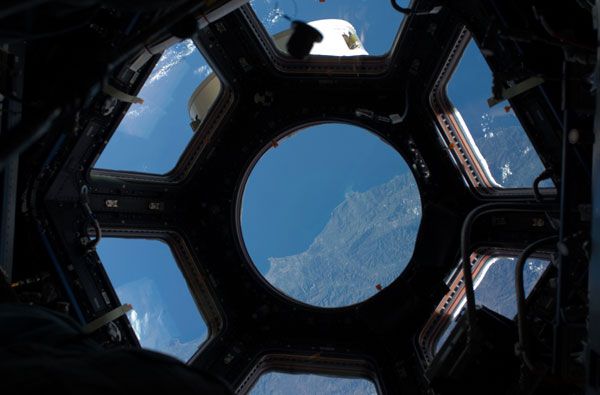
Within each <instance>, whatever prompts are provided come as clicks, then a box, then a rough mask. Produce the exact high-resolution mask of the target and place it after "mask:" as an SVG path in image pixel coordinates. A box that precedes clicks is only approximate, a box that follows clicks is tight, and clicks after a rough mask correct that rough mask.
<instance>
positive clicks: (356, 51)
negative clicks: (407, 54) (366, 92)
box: [250, 0, 410, 56]
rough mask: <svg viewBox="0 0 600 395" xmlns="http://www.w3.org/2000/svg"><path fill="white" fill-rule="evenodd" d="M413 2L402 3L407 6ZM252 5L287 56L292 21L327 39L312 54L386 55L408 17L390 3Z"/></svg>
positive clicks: (267, 0)
mask: <svg viewBox="0 0 600 395" xmlns="http://www.w3.org/2000/svg"><path fill="white" fill-rule="evenodd" d="M409 3H410V1H406V0H399V1H398V4H399V5H401V6H404V7H406V6H408V5H409ZM250 4H251V5H252V9H253V10H254V13H255V14H256V16H257V18H258V20H259V21H261V22H262V24H263V26H264V28H265V30H266V31H267V33H268V34H269V35H270V36H273V41H274V44H275V46H276V47H277V49H279V50H280V51H281V52H283V53H287V49H286V46H287V42H288V40H289V38H290V35H291V32H292V30H291V28H290V20H301V21H304V22H307V23H308V24H309V25H311V26H312V27H314V28H315V29H317V30H318V31H319V32H320V33H321V34H322V35H323V40H322V41H321V42H318V43H315V45H314V46H313V49H312V51H311V52H310V54H311V55H334V56H358V55H385V54H386V53H387V52H389V51H390V50H391V49H392V46H393V44H394V42H395V40H396V36H397V35H398V31H399V30H400V25H401V23H402V20H403V18H404V15H403V14H401V13H400V12H397V11H396V10H394V9H393V8H392V6H391V4H390V2H389V1H375V2H366V1H361V2H348V1H342V0H328V1H321V2H316V1H310V2H309V1H295V0H284V1H273V0H253V1H251V2H250Z"/></svg>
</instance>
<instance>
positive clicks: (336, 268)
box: [241, 123, 421, 307]
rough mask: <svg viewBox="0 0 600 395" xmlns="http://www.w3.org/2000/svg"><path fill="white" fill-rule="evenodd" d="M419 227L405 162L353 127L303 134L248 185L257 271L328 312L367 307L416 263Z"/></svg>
mask: <svg viewBox="0 0 600 395" xmlns="http://www.w3.org/2000/svg"><path fill="white" fill-rule="evenodd" d="M420 220H421V201H420V196H419V191H418V188H417V185H416V182H415V179H414V177H413V175H412V173H411V171H410V169H409V167H408V165H407V164H406V162H405V161H404V158H402V156H401V155H400V154H399V153H398V152H397V151H396V150H395V149H394V148H392V147H391V146H390V145H388V144H387V143H385V142H384V141H383V140H381V139H380V138H379V137H378V136H376V135H375V134H373V133H371V132H369V131H366V130H364V129H361V128H359V127H356V126H351V125H347V124H333V123H332V124H323V125H318V126H313V127H310V128H306V129H304V130H300V131H298V132H296V133H294V134H293V135H291V136H288V137H286V138H284V139H282V140H280V141H279V142H277V143H276V144H274V145H273V147H271V148H269V149H268V150H267V151H266V152H265V153H264V154H263V155H262V156H261V157H260V158H259V160H258V161H257V163H256V165H255V167H254V168H253V169H252V171H251V173H250V176H249V177H248V180H247V182H246V185H245V187H244V194H243V197H242V210H241V230H242V235H243V238H244V244H245V246H246V249H247V251H248V253H249V255H250V257H251V258H252V261H253V263H254V265H255V267H256V268H257V269H258V271H259V272H260V273H261V274H262V275H263V276H264V277H265V279H266V280H267V281H268V282H269V283H270V284H272V285H273V286H274V287H275V288H277V289H279V290H280V291H282V292H283V293H285V294H287V295H288V296H290V297H292V298H294V299H296V300H299V301H302V302H304V303H308V304H311V305H315V306H320V307H340V306H347V305H350V304H354V303H358V302H361V301H363V300H365V299H367V298H369V297H371V296H373V295H374V294H375V293H377V292H378V290H380V289H382V288H384V287H386V286H388V285H389V284H390V283H391V282H392V281H394V280H395V279H396V278H397V277H398V276H399V275H400V274H401V273H402V271H403V270H404V268H405V267H406V265H407V264H408V262H409V260H410V258H411V257H412V253H413V249H414V245H415V241H416V237H417V231H418V227H419V224H420Z"/></svg>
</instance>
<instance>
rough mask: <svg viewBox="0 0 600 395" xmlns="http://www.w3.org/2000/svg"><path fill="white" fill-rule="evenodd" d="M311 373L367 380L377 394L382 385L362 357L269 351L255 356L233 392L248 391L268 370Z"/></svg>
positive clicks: (373, 367) (371, 365)
mask: <svg viewBox="0 0 600 395" xmlns="http://www.w3.org/2000/svg"><path fill="white" fill-rule="evenodd" d="M275 372H276V373H289V374H314V375H319V376H329V377H336V378H346V379H364V380H369V381H370V382H372V383H373V385H374V386H375V389H376V390H377V393H378V394H381V393H382V392H383V391H382V387H381V381H380V380H379V377H378V374H377V369H375V366H374V365H373V364H372V363H370V362H368V361H367V360H365V359H360V358H350V357H346V356H344V357H341V356H324V355H321V354H319V353H318V354H316V355H315V353H310V354H308V353H300V352H299V353H288V352H285V353H276V352H273V353H269V354H266V355H263V356H262V357H260V358H259V359H258V362H257V363H255V364H254V365H252V368H251V369H250V370H249V371H248V373H247V374H246V375H245V376H244V379H243V380H242V381H241V383H240V384H239V385H238V386H237V388H236V390H235V393H236V394H247V393H249V392H250V391H251V390H252V388H254V385H255V384H256V383H257V382H258V380H259V379H260V377H261V376H263V375H265V374H267V373H275Z"/></svg>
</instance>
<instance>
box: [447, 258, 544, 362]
mask: <svg viewBox="0 0 600 395" xmlns="http://www.w3.org/2000/svg"><path fill="white" fill-rule="evenodd" d="M516 262H517V259H516V258H512V257H496V258H491V259H490V261H489V262H488V263H487V264H486V267H484V268H483V269H482V272H481V274H479V275H478V276H477V278H476V279H474V280H475V284H474V285H475V301H476V303H477V305H480V306H485V307H487V308H488V309H490V310H493V311H495V312H496V313H498V314H501V315H503V316H505V317H506V318H509V319H513V318H514V317H515V316H516V314H517V299H516V298H517V296H516V291H515V264H516ZM548 265H549V262H548V261H547V260H543V259H530V260H528V261H527V262H526V263H525V268H524V269H523V285H524V287H525V296H526V297H527V296H528V295H529V294H530V293H531V291H532V290H533V288H534V287H535V285H536V284H537V282H538V281H539V279H540V278H541V276H542V274H543V273H544V272H545V271H546V269H547V268H548ZM465 302H466V299H465V298H463V301H462V307H461V309H460V311H459V312H457V311H455V312H454V313H453V320H452V322H451V323H450V325H449V326H448V327H447V328H446V330H445V331H444V333H443V335H442V336H440V338H439V340H438V342H437V345H436V352H437V351H438V350H439V348H440V347H441V346H442V345H443V344H444V342H445V341H446V339H447V338H448V336H450V333H451V332H452V329H453V328H454V326H455V325H456V321H457V320H458V317H460V315H462V314H464V311H465Z"/></svg>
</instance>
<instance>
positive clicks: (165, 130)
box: [95, 40, 220, 174]
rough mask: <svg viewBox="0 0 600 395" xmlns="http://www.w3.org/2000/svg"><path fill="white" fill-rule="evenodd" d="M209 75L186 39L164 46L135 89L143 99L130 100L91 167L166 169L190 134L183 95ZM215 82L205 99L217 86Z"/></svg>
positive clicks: (142, 170) (175, 161) (191, 134)
mask: <svg viewBox="0 0 600 395" xmlns="http://www.w3.org/2000/svg"><path fill="white" fill-rule="evenodd" d="M209 78H210V79H213V78H215V77H214V75H213V74H212V70H211V68H210V67H209V66H208V64H207V63H206V61H205V59H204V58H203V57H202V55H201V54H200V52H199V51H198V49H197V48H196V47H195V45H194V43H193V42H192V41H191V40H185V41H183V42H181V43H178V44H175V45H174V46H172V47H170V48H168V49H167V50H165V52H164V53H163V55H162V57H161V58H160V60H159V61H158V63H157V64H156V66H155V67H154V70H152V73H151V74H150V75H149V77H148V79H147V80H146V82H145V83H144V86H143V87H142V89H141V90H140V92H139V93H138V96H139V97H140V98H142V99H143V100H144V103H142V104H135V103H134V104H131V106H130V107H129V111H127V114H125V117H124V118H123V120H122V122H121V123H120V124H119V126H118V127H117V129H116V130H115V133H114V134H113V136H112V138H111V139H110V141H109V142H108V144H107V145H106V148H105V149H104V151H102V153H101V155H100V157H99V159H98V161H97V162H96V164H95V167H96V168H101V169H110V170H127V171H137V172H143V173H154V174H164V173H167V172H168V171H169V170H171V169H172V168H173V167H174V166H175V164H176V163H177V161H178V159H179V157H180V156H181V154H182V153H183V151H184V150H185V148H186V146H187V145H188V143H189V142H190V140H191V138H192V136H193V132H192V128H191V127H190V116H189V114H188V100H189V99H190V97H191V96H192V93H194V90H195V89H196V87H198V86H199V85H200V84H201V83H202V82H203V81H205V80H207V79H209ZM216 81H217V84H218V85H217V87H216V94H214V92H213V94H212V95H211V97H210V100H209V102H210V104H212V102H213V101H214V99H215V98H216V95H218V92H219V91H220V83H218V80H216ZM213 85H214V84H213ZM213 90H214V89H213Z"/></svg>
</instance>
